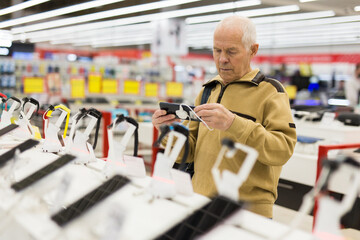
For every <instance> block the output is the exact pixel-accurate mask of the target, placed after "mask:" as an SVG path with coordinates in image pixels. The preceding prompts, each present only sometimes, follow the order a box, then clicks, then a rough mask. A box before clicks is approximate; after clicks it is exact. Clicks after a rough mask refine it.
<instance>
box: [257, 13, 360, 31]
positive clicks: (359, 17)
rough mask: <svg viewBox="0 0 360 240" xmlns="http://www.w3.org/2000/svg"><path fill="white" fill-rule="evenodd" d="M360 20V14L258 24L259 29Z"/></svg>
mask: <svg viewBox="0 0 360 240" xmlns="http://www.w3.org/2000/svg"><path fill="white" fill-rule="evenodd" d="M358 21H360V15H354V16H345V17H331V18H322V19H311V20H303V21H294V22H286V23H269V24H261V25H258V28H257V29H258V30H260V29H265V30H266V29H268V28H276V29H280V28H296V27H307V26H319V25H326V24H336V23H345V22H358Z"/></svg>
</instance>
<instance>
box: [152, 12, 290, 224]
mask: <svg viewBox="0 0 360 240" xmlns="http://www.w3.org/2000/svg"><path fill="white" fill-rule="evenodd" d="M258 48H259V45H258V44H257V43H256V30H255V26H254V24H253V23H252V22H251V21H250V20H249V19H248V18H245V17H240V16H231V17H227V18H225V19H223V20H222V21H221V22H220V23H219V24H218V26H217V27H216V29H215V33H214V47H213V57H214V61H215V64H216V67H217V70H218V74H219V75H218V76H216V77H215V78H213V79H212V80H211V81H209V82H207V83H206V84H204V86H205V87H206V86H207V85H212V90H211V95H210V96H209V98H208V100H207V103H206V104H202V105H199V104H200V102H201V97H202V94H203V91H204V89H203V90H202V91H201V92H200V93H199V95H198V96H197V98H196V100H195V105H197V107H196V108H195V112H196V113H197V114H198V115H199V116H200V117H201V118H202V119H203V120H204V121H205V122H206V123H207V124H208V125H209V126H210V127H212V128H213V129H214V130H213V131H209V130H208V128H206V127H205V126H204V124H202V123H199V122H194V121H192V122H191V124H190V128H189V130H190V137H189V144H190V153H189V158H188V162H192V161H194V170H195V174H194V176H193V179H192V182H193V186H194V190H195V192H197V193H200V194H203V195H206V196H212V195H214V194H216V187H215V184H214V181H213V179H212V175H211V168H212V166H213V164H214V162H215V160H216V157H217V155H218V153H219V151H220V148H221V140H222V139H223V138H225V137H227V138H230V139H232V140H233V141H235V142H239V143H242V144H245V145H248V146H251V147H253V148H255V149H256V150H257V151H258V152H259V156H258V159H257V161H256V163H255V165H254V168H253V170H252V171H251V173H250V176H249V177H248V179H247V180H246V181H245V182H244V184H243V185H242V186H241V187H240V188H239V199H240V200H244V201H247V202H249V203H250V204H249V206H248V209H249V210H250V211H253V212H255V213H258V214H261V215H263V216H265V217H268V218H272V209H273V204H274V202H275V200H276V198H277V186H278V181H279V176H280V172H281V168H282V166H283V165H284V164H285V163H286V162H287V161H288V159H289V158H290V157H291V155H292V153H293V150H294V146H295V143H296V131H295V125H294V123H293V120H292V116H291V111H290V106H289V99H288V96H287V94H286V92H285V91H284V88H283V86H282V85H281V84H280V83H279V82H278V81H277V80H274V79H270V78H266V77H265V76H264V75H263V74H262V73H261V72H260V71H259V69H252V68H251V66H250V62H251V59H252V58H253V57H254V56H255V55H256V53H257V51H258ZM174 121H176V120H175V116H174V115H166V112H165V111H163V110H157V111H156V112H155V113H154V115H153V120H152V122H153V124H154V126H155V127H157V128H159V126H160V125H161V124H170V123H172V122H174ZM243 160H244V153H241V152H238V153H237V154H236V155H235V156H234V157H233V158H231V159H228V158H227V159H225V160H224V161H223V162H222V165H221V166H220V168H221V169H228V170H230V171H233V172H237V171H238V169H239V168H240V167H241V164H242V162H243Z"/></svg>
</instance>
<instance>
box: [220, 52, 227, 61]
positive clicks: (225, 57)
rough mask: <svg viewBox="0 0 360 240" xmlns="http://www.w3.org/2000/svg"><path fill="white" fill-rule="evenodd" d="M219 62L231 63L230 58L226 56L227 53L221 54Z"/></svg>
mask: <svg viewBox="0 0 360 240" xmlns="http://www.w3.org/2000/svg"><path fill="white" fill-rule="evenodd" d="M219 61H220V62H221V63H227V62H228V61H229V58H228V56H227V55H226V53H221V54H220V59H219Z"/></svg>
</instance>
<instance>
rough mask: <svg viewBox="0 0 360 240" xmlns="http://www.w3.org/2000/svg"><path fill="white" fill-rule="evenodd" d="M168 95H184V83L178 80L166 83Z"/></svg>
mask: <svg viewBox="0 0 360 240" xmlns="http://www.w3.org/2000/svg"><path fill="white" fill-rule="evenodd" d="M166 96H168V97H182V96H183V84H182V83H177V82H167V83H166Z"/></svg>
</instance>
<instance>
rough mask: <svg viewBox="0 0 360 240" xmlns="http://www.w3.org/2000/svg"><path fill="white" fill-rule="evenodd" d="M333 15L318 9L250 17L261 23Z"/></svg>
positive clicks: (254, 21) (256, 22) (331, 12)
mask: <svg viewBox="0 0 360 240" xmlns="http://www.w3.org/2000/svg"><path fill="white" fill-rule="evenodd" d="M333 16H335V12H334V11H318V12H310V13H297V14H286V15H280V16H271V17H261V18H252V19H251V20H252V21H253V23H255V24H261V23H277V22H289V21H297V20H305V19H313V18H324V17H333Z"/></svg>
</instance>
